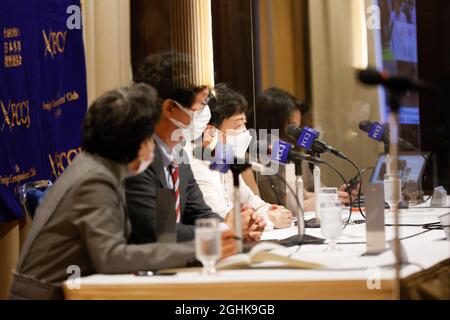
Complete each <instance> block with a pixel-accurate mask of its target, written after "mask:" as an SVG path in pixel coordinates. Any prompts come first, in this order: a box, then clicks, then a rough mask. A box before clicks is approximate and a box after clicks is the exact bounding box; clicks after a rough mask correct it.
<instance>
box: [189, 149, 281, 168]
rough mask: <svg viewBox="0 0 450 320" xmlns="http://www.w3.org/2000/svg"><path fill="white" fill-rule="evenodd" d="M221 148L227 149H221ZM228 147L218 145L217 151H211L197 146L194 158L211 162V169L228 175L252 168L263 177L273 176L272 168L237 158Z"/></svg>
mask: <svg viewBox="0 0 450 320" xmlns="http://www.w3.org/2000/svg"><path fill="white" fill-rule="evenodd" d="M220 146H223V147H225V148H222V149H221V147H220ZM228 147H229V146H226V145H217V146H216V149H215V150H211V149H209V148H208V147H206V148H204V147H202V146H197V147H195V148H194V152H193V154H194V158H196V159H198V160H201V161H208V162H210V163H211V164H210V166H209V168H210V169H211V170H214V171H219V172H221V173H227V172H228V171H229V170H231V171H237V172H239V173H240V172H243V171H245V170H246V169H249V168H251V169H252V170H253V171H255V172H257V173H260V174H262V175H270V174H273V171H272V169H271V168H268V167H266V166H264V165H263V164H261V163H258V162H254V161H250V160H248V159H241V158H236V157H235V156H234V155H233V152H232V149H230V148H228ZM217 149H221V150H217ZM216 151H217V152H216Z"/></svg>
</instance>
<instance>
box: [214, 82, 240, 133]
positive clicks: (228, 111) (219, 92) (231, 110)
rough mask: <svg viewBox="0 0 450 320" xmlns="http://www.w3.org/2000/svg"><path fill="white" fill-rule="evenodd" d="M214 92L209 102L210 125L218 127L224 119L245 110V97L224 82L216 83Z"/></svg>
mask: <svg viewBox="0 0 450 320" xmlns="http://www.w3.org/2000/svg"><path fill="white" fill-rule="evenodd" d="M215 93H216V94H215V98H212V99H211V100H210V103H209V108H210V109H211V120H210V121H209V124H210V125H213V126H215V127H219V126H220V125H221V124H222V122H223V121H224V120H225V119H228V118H231V117H232V116H234V115H236V114H241V113H246V112H247V109H248V102H247V100H246V99H245V97H244V96H243V95H242V94H240V93H239V92H237V91H234V90H232V89H230V88H229V87H228V86H227V85H226V84H224V83H220V84H218V85H216V87H215Z"/></svg>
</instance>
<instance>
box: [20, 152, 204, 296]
mask: <svg viewBox="0 0 450 320" xmlns="http://www.w3.org/2000/svg"><path fill="white" fill-rule="evenodd" d="M127 171H128V169H127V167H126V166H125V165H120V164H118V163H115V162H112V161H108V160H106V159H103V158H101V157H98V156H92V155H90V154H88V153H85V152H83V153H81V154H80V155H78V156H77V158H76V159H75V160H74V162H73V163H72V164H71V165H70V166H69V168H67V169H66V171H65V172H64V173H63V174H62V175H61V176H60V177H59V178H58V180H57V181H56V183H55V184H54V185H53V187H52V188H51V189H50V190H49V193H48V195H47V196H46V198H45V199H44V201H43V203H42V204H41V205H40V206H39V208H38V210H37V212H36V215H35V219H34V220H33V223H32V225H31V230H30V233H29V235H28V238H27V241H26V242H25V244H24V246H23V248H22V253H21V256H20V260H19V263H18V265H17V267H16V270H15V278H14V282H13V285H12V290H11V298H31V299H51V298H61V290H58V289H57V288H58V286H59V284H60V283H61V282H62V281H64V280H66V279H68V277H69V276H70V275H71V274H70V273H68V267H69V266H73V265H75V266H77V267H78V268H79V270H80V271H81V276H87V275H90V274H93V273H104V274H114V273H132V272H135V271H139V270H154V269H164V268H172V267H180V266H186V265H187V264H189V263H190V262H193V261H194V260H195V259H194V256H195V253H194V245H193V243H186V244H176V243H174V244H160V243H153V244H146V245H128V244H127V242H128V241H127V240H128V236H129V235H130V232H131V230H130V223H129V221H128V217H127V208H126V204H125V194H124V187H123V179H124V178H125V176H126V175H127Z"/></svg>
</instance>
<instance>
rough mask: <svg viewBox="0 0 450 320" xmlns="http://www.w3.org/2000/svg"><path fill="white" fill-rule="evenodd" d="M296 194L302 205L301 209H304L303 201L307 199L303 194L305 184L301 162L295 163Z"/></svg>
mask: <svg viewBox="0 0 450 320" xmlns="http://www.w3.org/2000/svg"><path fill="white" fill-rule="evenodd" d="M294 165H295V176H296V179H295V193H296V194H295V196H296V197H297V199H298V202H299V204H300V206H301V210H302V211H303V209H304V205H303V202H304V200H305V197H304V194H303V189H304V185H303V177H302V168H301V163H295V164H294Z"/></svg>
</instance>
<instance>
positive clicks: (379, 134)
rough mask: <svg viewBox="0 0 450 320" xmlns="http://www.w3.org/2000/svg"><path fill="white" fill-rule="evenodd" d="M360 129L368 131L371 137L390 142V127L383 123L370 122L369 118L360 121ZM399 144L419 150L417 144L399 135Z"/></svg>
mask: <svg viewBox="0 0 450 320" xmlns="http://www.w3.org/2000/svg"><path fill="white" fill-rule="evenodd" d="M359 129H360V130H361V131H364V132H366V133H367V135H368V136H369V138H371V139H373V140H376V141H379V142H384V143H389V128H387V127H386V126H383V125H381V124H380V123H378V122H370V121H368V120H363V121H361V122H360V123H359ZM398 142H399V144H401V145H403V146H404V147H406V148H409V149H413V150H417V148H416V147H415V146H413V145H412V144H411V143H410V142H408V141H406V140H404V139H402V138H400V137H398Z"/></svg>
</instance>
